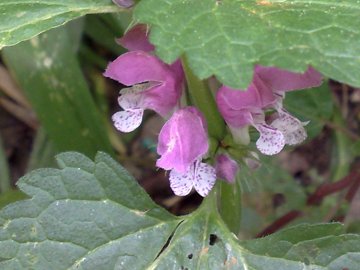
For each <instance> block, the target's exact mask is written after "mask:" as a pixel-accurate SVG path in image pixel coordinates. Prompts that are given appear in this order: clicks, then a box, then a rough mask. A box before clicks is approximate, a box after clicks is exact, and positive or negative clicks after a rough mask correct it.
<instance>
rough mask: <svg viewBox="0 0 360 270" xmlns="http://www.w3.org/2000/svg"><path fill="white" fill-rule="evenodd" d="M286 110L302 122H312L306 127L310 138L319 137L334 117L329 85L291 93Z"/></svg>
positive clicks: (285, 103) (288, 96) (286, 101)
mask: <svg viewBox="0 0 360 270" xmlns="http://www.w3.org/2000/svg"><path fill="white" fill-rule="evenodd" d="M284 106H285V108H286V109H287V110H288V111H290V112H291V113H292V114H294V115H295V116H296V117H298V118H299V119H300V120H301V121H304V122H306V121H310V123H309V124H308V125H307V126H306V127H305V129H306V131H307V132H308V136H309V137H310V138H314V137H315V136H316V135H318V134H319V133H320V132H321V130H322V128H323V127H324V125H325V124H326V122H328V121H330V119H331V118H332V116H333V111H334V110H333V109H334V104H333V101H332V97H331V91H330V89H329V86H328V85H327V83H324V84H323V85H322V86H321V87H318V88H313V89H307V90H302V91H294V92H289V93H288V94H287V95H286V98H285V100H284Z"/></svg>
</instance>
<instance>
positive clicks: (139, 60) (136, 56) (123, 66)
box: [104, 51, 175, 86]
mask: <svg viewBox="0 0 360 270" xmlns="http://www.w3.org/2000/svg"><path fill="white" fill-rule="evenodd" d="M104 76H105V77H109V78H111V79H113V80H116V81H119V82H120V83H122V84H124V85H127V86H130V85H134V84H138V83H143V82H160V83H161V82H163V81H166V80H169V78H172V77H174V76H175V75H174V72H173V71H172V70H171V69H170V68H169V66H168V65H166V64H164V63H163V62H161V60H160V59H158V58H157V57H155V56H153V55H151V54H148V53H146V52H143V51H133V52H128V53H124V54H122V55H121V56H119V57H118V58H116V59H115V60H114V61H113V62H111V63H110V64H109V65H108V66H107V68H106V71H105V73H104Z"/></svg>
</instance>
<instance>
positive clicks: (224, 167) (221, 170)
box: [215, 154, 239, 183]
mask: <svg viewBox="0 0 360 270" xmlns="http://www.w3.org/2000/svg"><path fill="white" fill-rule="evenodd" d="M215 168H216V175H217V177H218V178H221V179H224V180H226V181H227V182H229V183H234V182H235V177H236V174H237V172H238V170H239V165H238V164H237V162H236V161H235V160H233V159H231V158H230V157H229V156H228V155H224V154H221V155H218V156H217V157H216V164H215Z"/></svg>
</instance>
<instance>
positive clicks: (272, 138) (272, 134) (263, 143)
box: [255, 124, 285, 156]
mask: <svg viewBox="0 0 360 270" xmlns="http://www.w3.org/2000/svg"><path fill="white" fill-rule="evenodd" d="M255 128H256V129H257V130H258V131H259V132H260V138H259V139H258V140H257V141H256V147H257V148H258V149H259V151H260V152H261V153H263V154H265V155H269V156H271V155H275V154H277V153H279V152H280V151H281V150H282V149H283V148H284V146H285V137H284V134H283V133H282V132H281V131H280V130H277V129H275V128H273V127H270V126H268V125H265V124H261V125H256V126H255Z"/></svg>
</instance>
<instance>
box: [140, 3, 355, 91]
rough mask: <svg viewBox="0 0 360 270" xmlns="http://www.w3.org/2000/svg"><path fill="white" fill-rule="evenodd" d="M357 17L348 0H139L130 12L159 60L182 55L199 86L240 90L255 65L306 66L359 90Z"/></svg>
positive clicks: (244, 86) (298, 67) (294, 67)
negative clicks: (147, 29)
mask: <svg viewBox="0 0 360 270" xmlns="http://www.w3.org/2000/svg"><path fill="white" fill-rule="evenodd" d="M359 14H360V5H359V2H358V1H355V0H342V1H337V0H294V1H290V0H289V1H285V0H266V1H259V0H248V1H244V0H201V1H200V0H199V1H194V0H172V1H168V0H142V1H141V2H140V3H139V4H138V5H137V6H136V8H135V11H134V16H135V19H136V20H138V21H140V22H144V23H148V24H150V25H151V26H152V29H151V36H150V41H151V42H152V43H153V44H155V45H156V53H157V54H158V55H159V56H160V57H161V58H162V59H163V60H164V61H166V62H167V63H170V62H173V61H174V60H175V59H176V58H179V57H180V56H182V55H183V54H186V57H187V59H188V61H189V65H190V67H191V68H192V69H193V70H194V73H195V74H196V75H197V76H198V77H199V78H200V79H204V78H208V77H210V76H211V75H213V74H214V75H216V77H217V78H218V79H219V80H220V81H221V82H222V83H224V84H226V85H228V86H231V87H233V88H243V89H244V88H246V87H247V85H248V84H249V83H250V81H251V79H252V74H253V66H254V65H255V64H262V65H265V66H278V67H282V68H285V69H289V70H292V71H298V72H300V71H304V70H306V68H307V66H308V65H312V66H313V67H315V68H316V69H318V70H319V71H320V72H322V73H323V74H324V75H325V76H328V77H331V78H333V79H336V80H338V81H341V82H346V83H348V84H351V85H354V86H360V77H359V76H358V74H360V42H359V41H360V32H359V31H358V30H359V25H360V16H359Z"/></svg>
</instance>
